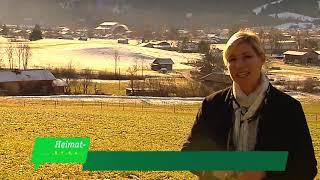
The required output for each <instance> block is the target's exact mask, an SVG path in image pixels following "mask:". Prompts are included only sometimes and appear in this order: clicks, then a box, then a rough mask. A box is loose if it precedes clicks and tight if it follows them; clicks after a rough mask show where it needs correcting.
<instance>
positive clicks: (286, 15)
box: [269, 12, 320, 22]
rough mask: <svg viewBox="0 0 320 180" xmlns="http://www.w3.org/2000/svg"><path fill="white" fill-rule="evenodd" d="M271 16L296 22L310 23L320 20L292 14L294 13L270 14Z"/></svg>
mask: <svg viewBox="0 0 320 180" xmlns="http://www.w3.org/2000/svg"><path fill="white" fill-rule="evenodd" d="M269 16H271V17H274V18H275V17H277V18H280V19H295V20H300V21H310V22H312V21H314V20H318V19H320V18H314V17H310V16H305V15H302V14H297V13H292V12H282V13H278V14H270V15H269Z"/></svg>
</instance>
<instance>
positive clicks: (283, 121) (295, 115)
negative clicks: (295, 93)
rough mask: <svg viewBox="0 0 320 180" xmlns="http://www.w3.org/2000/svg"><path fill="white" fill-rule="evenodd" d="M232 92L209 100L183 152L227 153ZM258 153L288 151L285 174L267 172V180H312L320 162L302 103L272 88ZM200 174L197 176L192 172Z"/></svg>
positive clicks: (261, 124)
mask: <svg viewBox="0 0 320 180" xmlns="http://www.w3.org/2000/svg"><path fill="white" fill-rule="evenodd" d="M231 97H232V88H231V87H230V88H227V89H225V90H221V91H219V92H216V93H214V94H212V95H210V96H208V97H206V98H205V99H204V101H203V103H202V106H201V108H200V109H199V112H198V114H197V117H196V120H195V122H194V124H193V127H192V129H191V133H190V135H189V137H188V139H187V142H186V143H185V144H184V145H183V148H182V151H199V150H200V151H202V150H204V151H210V150H227V141H228V133H229V131H230V130H231V128H232V127H233V123H232V115H233V109H232V104H231ZM255 150H256V151H288V152H289V155H288V161H287V166H286V171H285V172H271V171H267V172H266V179H281V180H285V179H290V180H293V179H301V180H309V179H313V178H314V177H315V176H316V174H317V161H316V159H315V155H314V149H313V145H312V141H311V137H310V133H309V129H308V126H307V122H306V118H305V115H304V112H303V110H302V106H301V104H300V102H299V101H297V100H295V99H294V98H292V97H291V96H289V95H287V94H285V93H283V92H281V91H279V90H277V89H276V88H274V87H273V86H272V85H271V84H270V91H269V93H268V94H267V101H266V104H265V105H264V106H263V108H262V110H261V118H260V120H259V125H258V135H257V140H256V146H255ZM193 173H195V174H197V173H198V172H193Z"/></svg>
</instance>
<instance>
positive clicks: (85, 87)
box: [81, 68, 93, 94]
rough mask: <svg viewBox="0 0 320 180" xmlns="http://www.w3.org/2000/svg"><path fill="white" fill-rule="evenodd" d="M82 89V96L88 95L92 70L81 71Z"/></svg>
mask: <svg viewBox="0 0 320 180" xmlns="http://www.w3.org/2000/svg"><path fill="white" fill-rule="evenodd" d="M81 74H82V78H83V79H82V82H81V84H82V88H83V94H88V87H89V85H90V83H91V81H92V80H91V78H92V74H93V73H92V70H91V69H89V68H87V69H83V70H82V72H81Z"/></svg>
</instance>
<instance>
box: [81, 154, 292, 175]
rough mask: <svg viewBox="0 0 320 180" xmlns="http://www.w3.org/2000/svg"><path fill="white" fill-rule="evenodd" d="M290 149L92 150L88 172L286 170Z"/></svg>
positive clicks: (87, 165) (87, 167) (85, 168)
mask: <svg viewBox="0 0 320 180" xmlns="http://www.w3.org/2000/svg"><path fill="white" fill-rule="evenodd" d="M287 158H288V152H285V151H272V152H267V151H251V152H240V151H236V152H230V151H228V152H226V151H224V152H220V151H200V152H195V151H194V152H177V151H143V152H141V151H89V152H88V155H87V160H86V162H85V164H84V165H83V170H85V171H108V170H109V171H111V170H120V171H131V170H134V171H135V170H136V171H180V170H181V171H183V170H235V171H236V170H238V171H243V170H252V171H284V170H285V167H286V163H287Z"/></svg>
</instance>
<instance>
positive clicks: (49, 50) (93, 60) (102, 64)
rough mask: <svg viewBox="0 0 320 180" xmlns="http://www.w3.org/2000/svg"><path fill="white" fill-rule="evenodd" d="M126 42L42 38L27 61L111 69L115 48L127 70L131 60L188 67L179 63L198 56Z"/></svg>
mask: <svg viewBox="0 0 320 180" xmlns="http://www.w3.org/2000/svg"><path fill="white" fill-rule="evenodd" d="M2 42H3V41H2ZM129 43H130V44H128V45H127V44H118V43H117V41H116V40H99V39H92V40H89V41H79V40H62V39H43V40H40V41H36V42H31V43H30V46H31V47H33V52H32V59H31V60H30V65H31V67H49V66H51V67H65V66H67V65H68V64H69V63H70V62H72V65H73V66H75V67H76V68H77V69H83V68H90V69H93V70H106V69H107V70H108V71H113V70H114V54H115V51H118V53H119V56H120V60H119V62H118V67H119V68H121V71H126V70H127V69H128V67H130V66H132V65H134V64H138V65H142V63H143V65H144V66H149V67H150V63H151V62H152V61H153V60H154V59H155V58H157V57H163V58H171V59H172V60H173V61H174V63H175V64H174V66H173V68H174V69H190V68H191V67H190V66H186V65H183V64H181V63H182V62H187V61H188V60H196V59H199V58H200V55H199V54H198V53H178V52H175V51H165V50H160V49H154V48H146V47H140V46H137V43H136V41H134V40H132V41H129ZM2 46H5V44H2ZM142 61H144V62H142Z"/></svg>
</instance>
